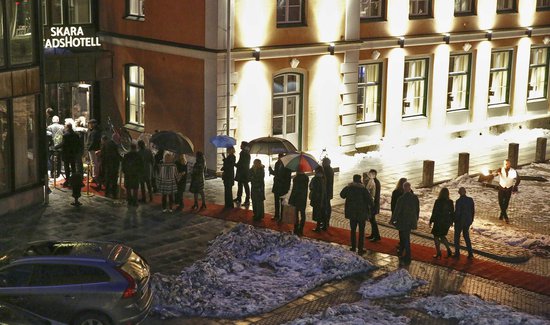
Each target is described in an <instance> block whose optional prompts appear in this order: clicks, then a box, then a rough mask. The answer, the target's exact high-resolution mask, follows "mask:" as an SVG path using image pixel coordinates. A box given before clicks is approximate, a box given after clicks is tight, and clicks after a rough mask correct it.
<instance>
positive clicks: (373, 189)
mask: <svg viewBox="0 0 550 325" xmlns="http://www.w3.org/2000/svg"><path fill="white" fill-rule="evenodd" d="M376 174H377V172H376V170H375V169H371V170H370V171H369V174H368V181H367V190H369V193H370V195H371V197H372V198H373V203H374V207H373V208H372V209H371V214H370V218H369V222H370V226H371V234H370V236H369V237H367V238H368V239H369V241H371V242H377V241H379V240H380V231H379V230H378V224H377V223H376V215H377V214H379V213H380V190H381V186H380V181H379V180H378V178H376Z"/></svg>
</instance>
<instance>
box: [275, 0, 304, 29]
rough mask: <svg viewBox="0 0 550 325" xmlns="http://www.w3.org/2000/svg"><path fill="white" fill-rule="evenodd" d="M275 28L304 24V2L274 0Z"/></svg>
mask: <svg viewBox="0 0 550 325" xmlns="http://www.w3.org/2000/svg"><path fill="white" fill-rule="evenodd" d="M276 1H277V26H278V27H284V26H295V25H304V24H305V0H276Z"/></svg>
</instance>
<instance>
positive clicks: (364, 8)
mask: <svg viewBox="0 0 550 325" xmlns="http://www.w3.org/2000/svg"><path fill="white" fill-rule="evenodd" d="M371 6H378V10H377V11H378V12H377V13H376V14H375V15H373V14H372V10H371V9H372V8H371ZM385 7H386V0H360V1H359V17H360V18H361V19H362V20H383V19H385Z"/></svg>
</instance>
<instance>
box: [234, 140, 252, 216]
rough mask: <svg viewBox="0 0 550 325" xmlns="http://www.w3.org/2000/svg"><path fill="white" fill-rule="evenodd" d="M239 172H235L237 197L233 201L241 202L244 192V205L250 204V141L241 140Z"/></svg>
mask: <svg viewBox="0 0 550 325" xmlns="http://www.w3.org/2000/svg"><path fill="white" fill-rule="evenodd" d="M236 166H237V172H236V173H235V180H236V181H237V197H236V198H235V200H233V202H235V203H237V204H241V198H242V195H243V187H244V192H245V194H246V198H245V201H244V206H245V207H248V206H249V205H250V186H249V185H248V171H249V169H250V153H249V148H248V142H246V141H242V142H241V152H240V153H239V161H238V162H237V165H236Z"/></svg>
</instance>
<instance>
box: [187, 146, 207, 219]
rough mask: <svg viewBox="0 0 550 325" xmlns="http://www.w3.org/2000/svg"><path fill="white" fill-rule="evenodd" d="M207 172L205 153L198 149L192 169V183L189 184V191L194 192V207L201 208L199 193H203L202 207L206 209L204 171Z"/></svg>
mask: <svg viewBox="0 0 550 325" xmlns="http://www.w3.org/2000/svg"><path fill="white" fill-rule="evenodd" d="M205 172H206V160H205V159H204V153H203V152H202V151H197V157H196V159H195V164H194V165H193V169H192V170H191V184H190V185H189V192H191V193H193V198H194V200H195V203H194V204H193V209H198V208H199V194H200V195H201V199H202V205H201V209H206V201H205V200H204V173H205Z"/></svg>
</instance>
